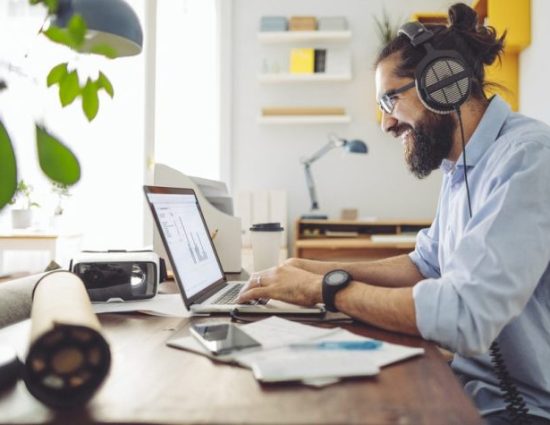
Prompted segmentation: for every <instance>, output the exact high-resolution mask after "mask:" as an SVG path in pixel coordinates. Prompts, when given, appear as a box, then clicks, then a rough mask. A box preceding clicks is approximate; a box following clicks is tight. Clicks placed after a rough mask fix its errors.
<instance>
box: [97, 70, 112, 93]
mask: <svg viewBox="0 0 550 425" xmlns="http://www.w3.org/2000/svg"><path fill="white" fill-rule="evenodd" d="M96 83H97V87H98V89H105V91H106V92H107V93H109V96H111V97H113V96H114V95H115V91H114V89H113V85H112V84H111V82H110V81H109V79H108V78H107V77H106V75H105V74H104V73H103V72H100V73H99V77H98V79H97V81H96Z"/></svg>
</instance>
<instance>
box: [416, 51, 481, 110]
mask: <svg viewBox="0 0 550 425" xmlns="http://www.w3.org/2000/svg"><path fill="white" fill-rule="evenodd" d="M429 56H432V57H429ZM429 56H428V57H427V58H426V59H427V60H425V61H423V62H425V63H424V64H423V63H420V64H419V66H418V67H417V72H416V79H417V88H418V94H419V96H420V100H421V101H422V103H423V104H424V106H426V108H428V109H429V110H431V111H432V112H435V113H438V114H448V113H450V112H452V111H454V110H455V109H456V108H458V107H459V106H460V105H461V104H462V103H464V102H465V101H466V99H468V96H469V95H470V90H471V85H472V79H471V74H470V71H469V68H468V67H467V66H466V65H465V64H464V62H463V61H462V60H461V58H460V57H457V56H456V55H451V56H446V55H437V56H435V57H433V55H429Z"/></svg>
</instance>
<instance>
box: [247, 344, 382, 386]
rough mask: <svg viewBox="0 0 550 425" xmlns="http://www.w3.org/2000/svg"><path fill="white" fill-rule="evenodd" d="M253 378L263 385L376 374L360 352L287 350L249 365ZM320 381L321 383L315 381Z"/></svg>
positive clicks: (364, 355) (364, 353)
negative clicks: (263, 383)
mask: <svg viewBox="0 0 550 425" xmlns="http://www.w3.org/2000/svg"><path fill="white" fill-rule="evenodd" d="M252 371H253V372H254V376H255V377H256V379H258V380H260V381H263V382H283V381H303V380H306V382H308V381H310V380H314V381H313V382H315V381H316V380H317V379H323V380H325V379H334V378H344V377H351V376H372V375H376V374H378V372H379V369H378V366H376V365H375V364H374V363H372V362H371V361H370V359H369V356H368V353H367V352H366V351H364V350H362V351H359V350H356V351H349V350H307V351H304V350H287V351H286V352H285V353H284V354H280V355H278V356H277V357H275V356H268V357H264V358H263V359H261V360H259V359H258V360H256V361H255V362H254V363H252ZM318 382H321V381H318Z"/></svg>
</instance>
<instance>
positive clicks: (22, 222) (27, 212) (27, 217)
mask: <svg viewBox="0 0 550 425" xmlns="http://www.w3.org/2000/svg"><path fill="white" fill-rule="evenodd" d="M32 191H33V188H32V186H31V185H29V184H27V183H25V181H24V180H19V181H18V182H17V186H16V188H15V194H14V196H13V198H12V200H11V201H10V205H15V204H16V203H17V200H18V198H19V199H21V198H22V201H21V202H20V203H19V205H20V207H19V208H12V210H11V225H12V227H13V228H14V229H26V228H27V227H30V225H31V223H32V209H31V208H32V207H39V206H40V205H39V204H38V203H36V202H34V201H33V200H32V199H31V193H32Z"/></svg>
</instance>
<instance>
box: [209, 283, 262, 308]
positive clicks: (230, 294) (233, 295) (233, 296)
mask: <svg viewBox="0 0 550 425" xmlns="http://www.w3.org/2000/svg"><path fill="white" fill-rule="evenodd" d="M232 286H233V287H232V288H231V289H230V290H229V291H226V292H224V293H223V294H222V295H220V297H219V298H217V299H216V300H214V302H213V303H212V304H236V303H237V302H236V301H237V298H238V297H239V292H241V289H242V287H243V286H244V283H238V284H235V285H232ZM267 301H268V300H264V299H260V300H255V301H250V302H248V303H245V304H266V303H267Z"/></svg>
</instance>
